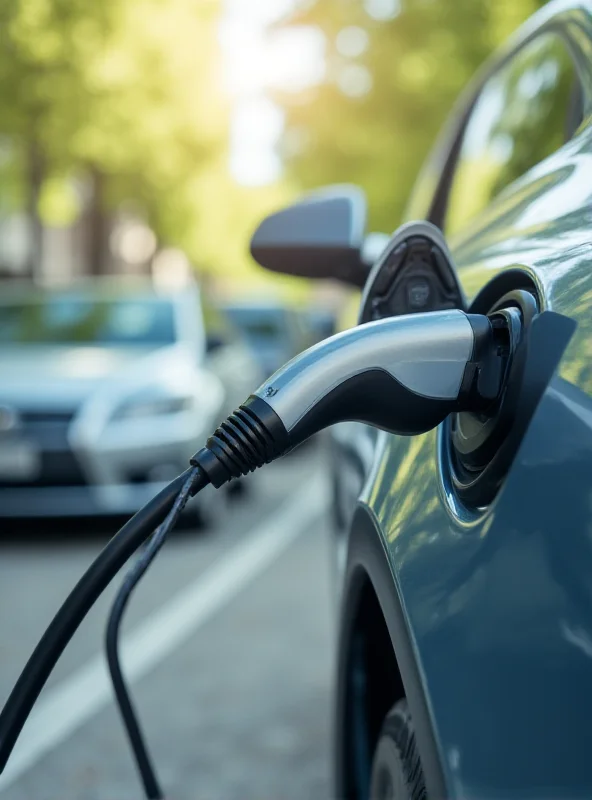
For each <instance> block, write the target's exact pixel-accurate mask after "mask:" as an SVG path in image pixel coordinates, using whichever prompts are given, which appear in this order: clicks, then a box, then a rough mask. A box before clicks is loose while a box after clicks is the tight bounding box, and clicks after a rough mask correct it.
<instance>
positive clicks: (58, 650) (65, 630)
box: [0, 468, 209, 772]
mask: <svg viewBox="0 0 592 800" xmlns="http://www.w3.org/2000/svg"><path fill="white" fill-rule="evenodd" d="M193 474H194V471H193V469H192V468H189V469H187V470H185V472H183V473H182V474H181V475H179V476H178V477H177V478H175V480H173V481H171V483H170V484H169V485H168V486H166V487H165V488H164V489H163V490H162V491H161V492H159V494H157V495H156V497H154V498H153V499H152V500H151V501H150V502H149V503H147V504H146V505H145V506H144V508H142V509H141V510H140V511H138V513H137V514H135V515H134V516H133V517H132V518H131V519H130V520H129V521H128V522H126V524H125V525H124V526H123V527H122V528H121V530H120V531H119V532H118V533H117V534H116V535H115V536H114V537H113V538H112V539H111V540H110V541H109V542H108V543H107V545H106V546H105V547H104V548H103V550H102V551H101V552H100V553H99V555H98V556H97V558H96V559H95V560H94V561H93V563H92V564H91V565H90V567H89V568H88V569H87V570H86V572H85V573H84V575H83V576H82V577H81V578H80V580H79V581H78V583H77V584H76V586H75V587H74V589H72V591H71V592H70V594H69V595H68V597H67V598H66V600H65V601H64V602H63V603H62V605H61V607H60V609H59V610H58V612H57V614H56V615H55V617H54V618H53V620H52V621H51V623H50V624H49V626H48V628H47V629H46V631H45V633H44V634H43V636H42V637H41V639H40V640H39V643H38V645H37V647H36V648H35V649H34V650H33V653H32V654H31V656H30V658H29V660H28V661H27V663H26V665H25V668H24V669H23V671H22V672H21V674H20V676H19V679H18V680H17V682H16V683H15V685H14V688H13V690H12V692H11V693H10V695H9V697H8V700H7V701H6V704H5V705H4V708H3V709H2V713H0V772H1V771H2V770H3V769H4V767H5V766H6V762H7V761H8V759H9V757H10V754H11V753H12V750H13V748H14V745H15V743H16V740H17V739H18V737H19V735H20V732H21V730H22V728H23V725H24V724H25V722H26V720H27V717H28V716H29V714H30V713H31V709H32V708H33V705H34V704H35V701H36V700H37V697H38V696H39V693H40V692H41V690H42V689H43V687H44V685H45V683H46V681H47V679H48V678H49V676H50V674H51V672H52V670H53V668H54V667H55V665H56V663H57V661H58V659H59V657H60V656H61V655H62V653H63V652H64V649H65V647H66V645H67V644H68V642H69V641H70V639H71V638H72V636H73V635H74V634H75V633H76V631H77V629H78V627H79V626H80V624H81V622H82V621H83V619H84V618H85V617H86V615H87V614H88V612H89V611H90V609H91V608H92V606H93V605H94V604H95V602H96V601H97V599H98V598H99V597H100V595H101V594H102V593H103V591H104V589H105V588H106V587H107V586H108V585H109V583H110V582H111V580H112V579H113V578H114V577H115V575H116V574H117V573H118V572H119V570H120V569H121V568H122V567H123V565H124V564H125V563H126V561H127V560H128V559H129V558H130V556H132V555H133V554H134V553H135V552H136V550H137V549H138V547H140V546H141V545H142V544H143V543H144V542H145V541H146V539H147V538H148V537H149V536H150V534H151V533H152V532H153V531H154V529H155V528H156V527H157V526H158V525H160V523H161V522H162V521H163V520H164V519H165V518H166V516H167V514H168V513H169V511H170V510H171V508H172V507H173V505H174V503H175V500H176V499H177V497H178V495H179V492H180V491H181V490H182V488H183V487H184V486H185V483H186V481H187V479H188V478H189V477H190V475H193ZM208 482H209V481H208V478H207V477H206V475H205V474H204V473H203V472H200V473H199V480H198V479H196V482H195V483H194V484H193V488H192V492H193V493H194V494H196V493H197V492H198V491H200V489H202V488H203V487H204V486H206V485H207V483H208Z"/></svg>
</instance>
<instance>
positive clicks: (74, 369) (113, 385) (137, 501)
mask: <svg viewBox="0 0 592 800" xmlns="http://www.w3.org/2000/svg"><path fill="white" fill-rule="evenodd" d="M208 317H209V318H210V319H211V320H212V325H213V328H214V329H213V330H212V332H211V334H210V337H209V338H208V336H207V335H206V330H205V326H204V315H203V312H202V302H201V298H200V293H199V290H198V288H197V286H190V287H185V288H183V290H182V291H177V292H172V293H167V294H163V293H157V292H156V291H155V289H154V288H153V287H152V286H151V285H150V284H147V283H146V284H140V285H139V284H137V283H136V284H134V285H132V286H131V287H128V288H122V287H118V286H117V284H114V283H113V282H110V283H109V282H101V281H96V282H93V283H90V284H85V285H84V287H83V288H78V289H69V290H67V291H51V292H50V291H45V292H42V291H39V290H36V291H35V290H31V289H29V290H28V291H27V292H26V293H25V292H22V291H12V292H11V293H9V292H7V291H5V292H4V295H3V297H2V298H1V299H0V517H21V516H42V517H48V516H64V515H87V514H88V515H90V514H92V515H94V514H120V513H123V514H128V513H133V512H135V511H137V510H138V509H139V508H140V507H141V506H142V505H143V504H144V503H146V501H147V500H149V499H150V498H151V497H152V496H154V495H155V494H156V493H157V492H158V491H159V490H160V489H161V488H162V487H163V486H164V485H165V484H166V482H168V481H169V480H170V479H171V478H172V477H173V476H174V475H176V474H178V473H179V472H181V471H183V470H184V469H185V468H186V467H187V466H188V462H189V459H190V457H191V456H192V454H193V453H194V452H195V451H196V450H197V449H198V448H199V447H201V445H202V444H203V442H204V439H205V437H206V436H207V435H209V433H210V432H211V431H212V430H213V429H214V428H215V427H216V425H217V424H218V423H219V422H220V421H221V420H222V419H223V418H224V417H225V416H226V414H227V413H228V412H229V411H231V410H232V407H233V406H235V405H237V404H239V403H240V402H241V401H242V400H243V399H244V397H245V396H247V395H248V394H249V392H250V391H252V389H253V387H254V386H256V385H257V383H258V381H259V378H260V375H259V373H258V371H257V367H256V366H255V363H254V361H253V359H252V357H251V355H250V353H249V351H248V348H247V346H246V345H244V344H242V342H241V341H240V340H239V339H237V338H233V335H232V333H231V331H230V328H228V327H225V326H226V323H225V322H224V320H223V318H220V317H216V312H215V310H212V311H210V313H209V314H208Z"/></svg>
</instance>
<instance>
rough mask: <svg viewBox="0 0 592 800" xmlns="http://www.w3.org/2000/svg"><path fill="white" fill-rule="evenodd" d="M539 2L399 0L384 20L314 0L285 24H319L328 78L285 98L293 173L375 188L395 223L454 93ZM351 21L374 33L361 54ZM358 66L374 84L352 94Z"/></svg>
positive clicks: (373, 212)
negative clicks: (350, 52)
mask: <svg viewBox="0 0 592 800" xmlns="http://www.w3.org/2000/svg"><path fill="white" fill-rule="evenodd" d="M539 5H542V2H539V0H489V2H483V1H480V2H475V0H453V1H452V0H431V1H430V2H428V1H427V0H401V3H400V9H399V11H398V13H396V14H395V15H394V16H393V18H391V19H387V20H377V19H374V18H372V17H371V16H370V14H369V13H368V11H367V10H366V9H367V8H370V5H369V4H368V3H363V2H361V0H322V2H321V0H317V2H314V3H313V4H312V5H311V4H310V3H307V6H306V9H303V10H302V11H301V12H299V13H297V14H295V15H294V17H293V18H292V19H290V20H288V21H287V22H286V23H285V24H286V25H287V26H289V25H293V24H309V25H316V26H318V27H320V28H321V29H322V31H323V32H324V34H325V37H326V48H327V76H326V80H325V82H324V83H323V84H321V85H319V86H318V87H316V88H315V89H314V90H309V91H308V92H307V94H306V95H305V96H303V95H288V94H284V95H282V96H280V97H279V98H278V100H279V101H280V102H281V103H282V105H283V106H284V107H285V108H286V111H287V119H288V131H287V137H286V142H287V143H289V144H290V147H289V149H288V148H286V159H287V163H288V165H289V168H290V172H291V174H292V175H293V176H296V177H298V179H299V180H300V182H301V184H302V185H303V186H305V187H312V186H317V185H319V184H325V183H333V182H342V181H352V182H355V183H359V184H360V185H362V186H363V187H364V188H365V190H366V191H367V193H368V197H369V202H370V225H371V227H372V228H374V229H378V230H384V231H389V230H392V229H393V228H395V227H396V226H397V225H398V224H399V223H400V222H401V221H402V218H403V213H404V208H405V205H406V203H407V201H408V198H409V193H410V190H411V187H412V185H413V182H414V180H415V178H416V177H417V173H418V171H419V169H420V166H421V164H422V162H423V161H424V159H425V157H426V156H427V154H428V152H429V150H430V148H431V146H432V144H433V142H434V139H435V137H436V135H437V133H438V131H439V129H440V128H441V126H442V124H443V122H444V121H445V119H446V117H447V116H448V114H449V113H450V110H451V108H452V105H453V103H454V101H455V99H456V97H457V96H458V94H459V93H460V91H461V90H462V89H463V87H464V86H465V84H466V83H467V82H468V81H469V80H470V79H471V77H472V76H473V74H474V72H475V70H476V69H477V68H478V67H479V66H480V65H481V63H482V62H483V61H484V60H485V58H486V57H487V56H488V55H489V54H490V53H491V52H492V50H493V49H494V48H495V47H496V46H497V45H498V44H500V43H501V42H502V41H503V40H504V39H505V38H506V37H507V36H508V35H509V34H510V33H511V32H512V31H513V30H514V29H515V28H516V27H518V25H519V24H520V23H521V22H522V21H524V20H525V19H526V18H527V17H528V16H529V15H530V14H532V13H533V12H534V11H535V10H536V8H537V7H538V6H539ZM346 26H356V27H359V28H361V29H362V30H363V31H365V32H366V33H367V36H368V46H367V48H366V49H365V50H364V52H362V53H360V54H359V55H357V56H355V57H351V56H345V55H343V54H342V53H341V52H340V51H339V47H338V42H339V39H338V34H339V32H340V31H342V30H343V28H344V27H346ZM342 49H343V48H342ZM352 66H355V68H357V69H358V72H359V69H360V68H361V69H362V70H367V71H368V73H369V76H370V77H371V88H370V91H368V92H365V93H362V92H360V93H359V96H348V94H347V92H348V91H349V92H350V94H351V93H353V94H355V90H356V86H355V85H354V84H353V83H352V85H351V86H349V87H348V85H347V81H348V75H349V76H351V74H352V73H351V68H352ZM353 77H355V75H354V76H353Z"/></svg>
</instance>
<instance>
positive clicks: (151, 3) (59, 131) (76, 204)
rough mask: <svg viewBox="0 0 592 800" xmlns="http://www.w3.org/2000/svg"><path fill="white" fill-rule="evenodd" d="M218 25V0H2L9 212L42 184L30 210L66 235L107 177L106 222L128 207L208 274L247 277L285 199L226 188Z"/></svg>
mask: <svg viewBox="0 0 592 800" xmlns="http://www.w3.org/2000/svg"><path fill="white" fill-rule="evenodd" d="M219 14H220V3H219V2H218V0H100V2H88V0H2V2H1V3H0V97H1V98H2V102H1V103H0V213H9V212H10V210H14V209H19V208H21V209H24V208H29V210H31V205H30V203H31V192H30V189H31V184H32V183H35V181H36V182H37V183H38V186H37V187H36V190H35V192H34V194H33V200H32V202H33V210H35V209H36V211H37V213H38V214H39V215H40V216H41V217H42V218H43V219H44V220H45V221H46V222H49V223H52V224H68V223H70V222H72V220H73V219H74V218H75V217H76V216H77V215H79V214H80V212H81V210H82V208H83V206H84V203H85V202H88V192H89V189H90V186H91V183H90V181H89V176H91V175H100V176H101V186H102V192H101V198H100V203H101V205H102V206H103V209H102V210H103V211H104V212H108V211H109V210H110V209H115V208H120V207H122V206H124V207H126V206H127V207H129V208H131V209H133V210H134V211H136V212H138V213H139V214H140V215H142V216H144V217H145V218H146V220H147V221H148V223H149V224H150V225H151V226H152V227H153V228H154V230H155V231H156V233H157V235H158V238H159V241H160V243H161V244H163V245H173V246H177V247H181V248H183V249H184V250H185V251H186V252H187V253H188V255H189V257H190V258H191V259H192V260H193V261H194V263H196V265H197V266H198V267H199V268H200V269H201V270H206V271H207V270H216V269H217V270H219V271H221V272H224V271H228V272H229V273H231V274H232V273H233V272H238V274H239V275H241V274H244V271H245V269H248V268H249V267H247V265H248V263H249V262H248V258H247V253H246V247H245V242H246V241H248V234H249V233H250V230H251V228H252V227H253V226H254V225H255V224H256V221H257V218H258V217H259V216H260V215H262V214H263V213H264V212H265V211H266V210H267V209H268V208H269V207H270V206H271V205H276V204H278V203H281V202H282V201H283V195H282V196H281V198H280V195H279V194H278V190H275V189H274V191H273V192H265V191H260V192H257V191H256V192H253V193H252V194H251V195H250V196H249V197H248V198H247V197H246V194H245V192H244V191H242V190H241V189H240V188H238V187H236V186H235V185H234V184H233V183H232V182H231V180H230V179H229V177H228V174H227V152H226V150H227V138H228V125H229V114H230V108H229V99H228V98H227V97H226V95H225V93H224V91H223V86H222V77H221V74H222V69H221V63H220V61H221V57H220V52H219V44H218V36H217V26H218V21H219ZM33 168H34V171H35V175H33V174H32V173H33ZM77 194H78V201H77V197H76V195H77Z"/></svg>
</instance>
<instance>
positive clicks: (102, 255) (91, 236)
mask: <svg viewBox="0 0 592 800" xmlns="http://www.w3.org/2000/svg"><path fill="white" fill-rule="evenodd" d="M91 181H92V188H91V194H90V201H89V207H88V215H87V230H88V237H87V242H88V252H87V264H88V271H89V273H90V274H91V275H105V274H106V273H107V272H108V271H109V263H108V262H109V248H108V237H109V220H108V218H107V215H106V214H105V209H104V183H105V180H104V177H103V175H102V174H101V173H100V172H99V171H98V170H96V169H93V170H92V172H91Z"/></svg>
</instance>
